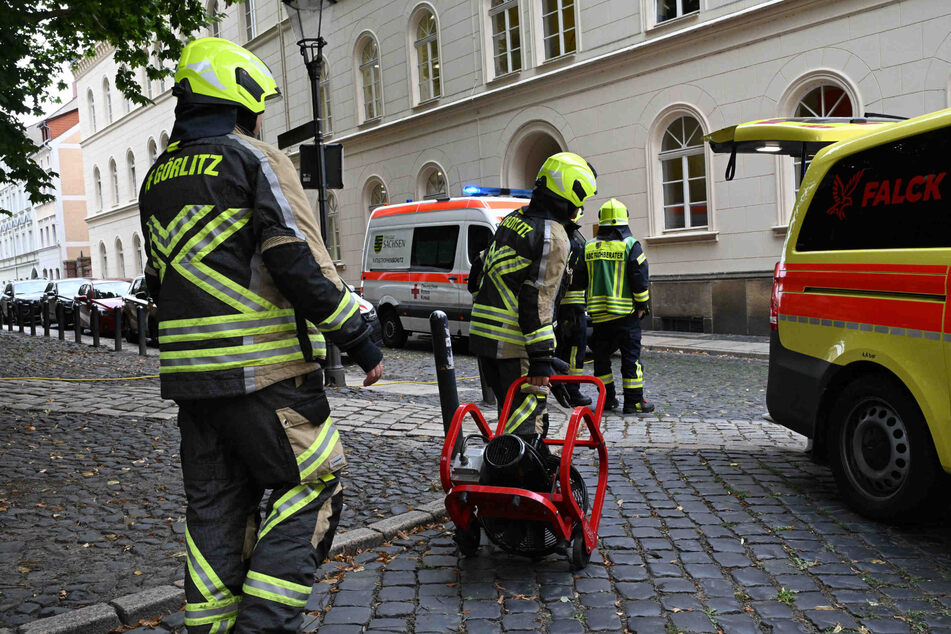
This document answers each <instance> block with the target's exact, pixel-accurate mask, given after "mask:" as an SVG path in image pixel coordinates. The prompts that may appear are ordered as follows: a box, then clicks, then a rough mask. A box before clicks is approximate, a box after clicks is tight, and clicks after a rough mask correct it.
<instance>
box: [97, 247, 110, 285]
mask: <svg viewBox="0 0 951 634" xmlns="http://www.w3.org/2000/svg"><path fill="white" fill-rule="evenodd" d="M99 277H109V262H108V258H107V256H106V244H105V243H104V242H100V243H99Z"/></svg>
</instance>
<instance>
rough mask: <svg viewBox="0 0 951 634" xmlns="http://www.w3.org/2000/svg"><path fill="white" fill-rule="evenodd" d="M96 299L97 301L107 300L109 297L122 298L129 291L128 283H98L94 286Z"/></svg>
mask: <svg viewBox="0 0 951 634" xmlns="http://www.w3.org/2000/svg"><path fill="white" fill-rule="evenodd" d="M95 289H96V297H98V298H99V299H109V298H110V297H122V296H123V295H125V294H126V293H127V292H128V291H129V283H128V282H100V283H98V284H96V285H95Z"/></svg>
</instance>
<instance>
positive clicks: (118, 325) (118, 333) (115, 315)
mask: <svg viewBox="0 0 951 634" xmlns="http://www.w3.org/2000/svg"><path fill="white" fill-rule="evenodd" d="M112 319H113V321H114V322H115V329H114V330H115V332H114V333H113V334H114V335H115V338H116V345H115V351H116V352H122V307H121V306H116V307H115V308H113V309H112Z"/></svg>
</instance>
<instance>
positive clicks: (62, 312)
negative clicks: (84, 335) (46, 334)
mask: <svg viewBox="0 0 951 634" xmlns="http://www.w3.org/2000/svg"><path fill="white" fill-rule="evenodd" d="M56 325H57V326H59V328H58V329H57V330H58V331H59V340H60V341H66V307H65V306H63V304H61V303H60V302H56Z"/></svg>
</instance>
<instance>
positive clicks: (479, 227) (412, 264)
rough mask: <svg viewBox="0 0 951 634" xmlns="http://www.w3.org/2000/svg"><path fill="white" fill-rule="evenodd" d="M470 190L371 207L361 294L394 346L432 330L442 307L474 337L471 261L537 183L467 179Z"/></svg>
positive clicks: (454, 329)
mask: <svg viewBox="0 0 951 634" xmlns="http://www.w3.org/2000/svg"><path fill="white" fill-rule="evenodd" d="M463 194H464V196H462V197H459V198H443V199H438V200H423V201H416V202H412V201H411V202H406V203H401V204H396V205H386V206H384V207H378V208H376V209H374V210H373V213H372V214H370V221H369V222H368V224H367V233H366V239H365V240H364V244H363V272H362V273H361V276H360V279H361V289H360V294H361V295H362V296H363V297H364V298H365V299H367V300H369V301H370V302H372V303H373V305H374V306H375V307H376V310H377V314H378V315H379V319H380V326H381V328H382V331H383V343H385V344H386V345H387V346H389V347H393V348H399V347H402V346H403V344H405V343H406V338H407V336H408V335H409V334H410V333H413V332H422V333H428V332H429V315H430V314H431V313H432V312H433V311H434V310H437V309H438V310H442V311H444V312H445V313H446V315H447V317H448V318H449V329H450V332H451V334H452V335H453V336H458V337H467V336H469V316H470V314H471V312H472V296H471V295H470V294H469V292H468V290H467V288H466V285H467V284H468V282H469V269H470V267H471V264H472V261H473V259H474V258H475V256H476V255H477V254H478V253H479V252H481V251H482V250H483V249H485V248H486V247H488V245H489V242H490V241H491V239H492V236H493V235H494V234H495V228H496V226H498V223H499V222H500V221H501V220H502V218H504V217H505V216H507V215H508V214H510V213H511V212H512V211H514V210H515V209H519V208H520V207H524V206H526V205H527V204H528V199H529V198H530V197H531V190H520V189H507V188H506V189H502V188H497V187H496V188H492V187H477V186H467V187H465V188H464V189H463Z"/></svg>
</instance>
